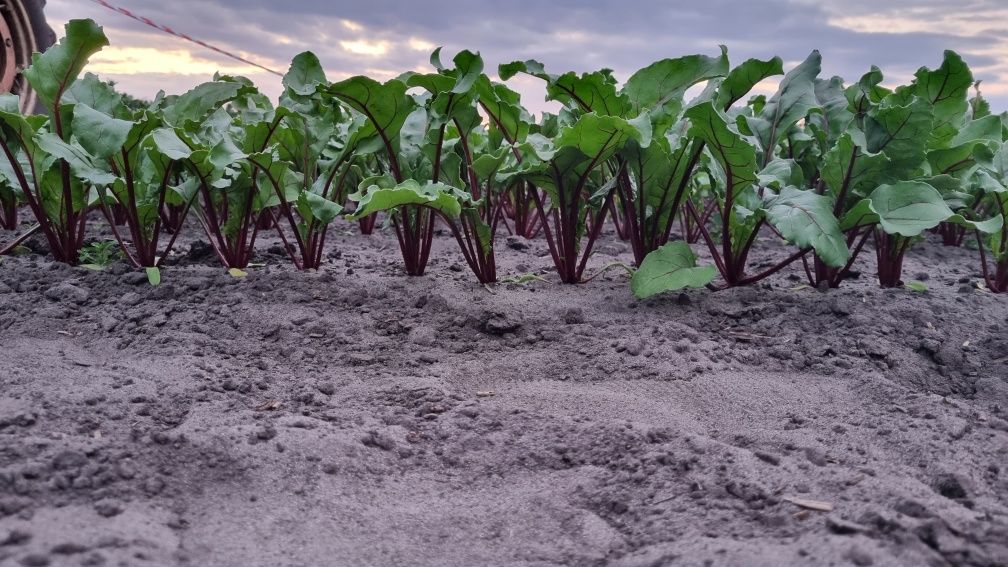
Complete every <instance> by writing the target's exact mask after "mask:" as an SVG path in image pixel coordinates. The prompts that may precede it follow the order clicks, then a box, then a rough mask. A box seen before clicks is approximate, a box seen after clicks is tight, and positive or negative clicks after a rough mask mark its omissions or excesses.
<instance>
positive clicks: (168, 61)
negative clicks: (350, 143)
mask: <svg viewBox="0 0 1008 567" xmlns="http://www.w3.org/2000/svg"><path fill="white" fill-rule="evenodd" d="M110 1H111V3H113V4H117V5H119V6H122V7H124V8H127V9H129V10H132V11H134V12H136V13H138V14H140V15H142V16H147V17H149V18H150V19H152V20H154V21H157V22H159V23H162V24H165V25H168V26H170V27H173V28H175V29H176V30H179V31H183V32H185V33H188V34H189V35H191V36H193V37H196V38H199V39H202V40H204V41H206V42H208V43H212V44H215V45H217V46H219V47H221V48H224V49H227V50H232V51H234V52H236V53H239V54H241V55H243V56H245V57H247V58H249V59H252V60H254V61H257V62H259V63H262V64H263V65H265V66H267V67H270V68H273V69H276V70H279V71H285V70H286V68H287V66H288V64H289V61H290V59H291V58H292V57H293V56H294V55H296V54H297V53H299V52H301V51H305V50H312V51H314V52H315V53H317V54H318V56H319V58H320V59H321V60H322V62H323V64H324V65H325V67H326V69H327V71H328V74H329V78H330V79H331V80H338V79H341V78H345V77H347V76H350V75H355V74H367V75H371V76H373V77H376V78H390V77H393V76H395V75H397V74H399V73H400V72H402V71H405V70H428V69H429V67H428V62H427V60H428V56H429V54H430V51H431V50H432V49H433V48H434V47H436V46H439V45H443V46H444V47H445V53H447V54H449V57H446V60H447V59H450V54H452V53H454V52H455V51H457V50H459V49H463V48H468V49H472V50H478V51H480V52H481V53H482V55H483V57H484V59H485V60H486V62H487V69H488V70H495V69H496V65H497V64H498V63H504V62H508V61H512V60H515V59H528V58H535V59H539V60H541V61H543V62H544V63H545V64H546V66H547V70H549V71H551V72H560V71H566V70H575V71H585V70H594V69H598V68H601V67H609V68H611V69H613V70H614V71H615V72H616V74H617V76H618V77H620V78H621V79H625V78H626V77H628V76H629V75H630V74H631V73H633V72H634V71H635V70H637V69H639V68H641V67H644V66H646V65H647V64H649V63H651V62H652V61H655V60H657V59H662V58H666V57H676V56H679V55H685V54H690V53H706V54H710V55H716V54H717V53H718V47H717V46H718V45H719V44H725V45H727V46H728V53H729V57H730V58H731V60H732V62H733V63H739V62H741V61H743V60H745V59H747V58H750V57H759V58H763V59H765V58H769V57H771V56H773V55H780V56H781V57H782V58H783V59H784V61H785V68H786V69H787V68H790V67H791V66H793V65H794V64H796V63H798V62H799V61H801V60H802V59H804V58H805V56H807V55H808V53H809V51H811V50H812V49H819V50H820V51H822V54H823V74H824V75H841V76H843V77H845V78H847V80H848V81H855V80H857V78H858V77H859V76H860V75H861V74H862V73H863V72H865V71H866V70H867V69H868V68H869V66H871V65H873V64H874V65H878V66H879V67H881V68H882V70H883V72H884V73H885V75H886V79H887V80H886V82H887V83H890V84H897V83H899V82H902V81H906V80H908V79H909V77H911V76H912V74H913V72H914V71H915V70H916V69H917V68H918V67H920V66H922V65H927V66H929V67H935V66H937V65H938V64H939V63H940V61H941V55H942V50H944V49H954V50H956V51H958V52H960V53H961V54H962V55H963V56H964V57H965V58H966V60H967V62H968V63H969V64H970V66H971V67H972V69H973V72H974V75H975V76H976V78H978V79H982V80H983V86H982V89H983V92H984V94H985V95H986V96H987V97H988V98H989V99H990V100H991V102H992V104H993V105H994V107H995V109H998V110H1008V27H1005V25H1004V24H1005V22H1008V1H1006V0H959V1H958V2H955V3H952V2H948V1H947V0H918V1H911V0H747V1H736V0H619V1H616V2H602V1H598V0H584V1H576V0H551V1H549V2H539V1H529V0H510V1H508V2H500V1H493V2H489V1H484V0H470V1H468V2H463V1H458V2H450V1H447V0H425V1H407V2H393V1H390V0H368V1H365V2H358V1H344V2H329V1H325V0H295V1H276V0H110ZM46 11H47V14H48V17H49V19H50V22H51V23H52V24H53V28H54V29H56V30H57V33H58V34H61V33H62V25H63V23H64V22H66V21H67V20H69V19H72V18H92V19H94V20H96V21H97V22H98V23H100V24H101V25H102V26H104V28H105V31H106V34H107V35H108V37H109V39H110V41H111V42H112V47H110V48H107V49H106V50H105V51H103V52H102V53H101V54H100V55H99V56H97V57H95V58H94V59H93V61H92V64H91V66H90V68H89V69H90V70H91V71H93V72H96V73H98V74H99V75H101V76H103V77H104V78H107V79H113V80H115V81H116V82H117V83H118V84H119V85H120V87H121V88H122V89H123V90H125V91H127V92H130V93H132V94H134V95H137V96H140V97H144V98H150V97H152V96H153V95H154V94H155V93H156V92H157V91H158V90H159V89H165V90H166V91H168V92H169V93H171V92H181V91H183V90H185V89H187V88H189V87H191V86H193V85H195V84H197V83H199V82H201V81H204V80H207V79H208V78H209V76H210V75H211V74H212V73H213V72H214V71H215V70H221V71H223V72H226V73H230V74H243V75H246V76H249V77H251V78H252V79H254V80H255V81H256V82H257V83H258V84H259V85H260V86H261V88H262V89H263V90H264V91H266V92H268V93H270V94H272V95H274V96H275V95H276V94H278V93H279V90H280V87H279V79H278V78H277V77H274V76H272V75H270V74H269V73H266V72H263V71H260V70H258V69H256V68H254V67H249V66H247V65H244V64H242V63H240V62H237V61H234V60H231V59H228V58H225V57H222V56H219V55H217V54H215V53H213V52H211V51H208V50H205V49H203V48H201V47H199V46H196V45H193V44H190V43H187V42H184V41H182V40H179V39H176V38H174V37H171V36H168V35H165V34H163V33H162V32H159V31H157V30H154V29H151V28H149V27H146V26H144V25H143V24H141V23H139V22H135V21H133V20H130V19H128V18H126V17H125V16H123V15H121V14H117V13H115V12H112V11H109V10H108V9H106V8H104V7H101V6H99V5H97V4H95V3H93V2H91V1H90V0H49V3H48V7H47V8H46ZM510 84H512V86H513V87H515V88H518V89H519V90H520V91H521V92H522V93H523V102H524V103H525V105H526V106H527V107H529V108H530V109H531V110H540V109H542V108H543V107H544V105H543V103H542V98H543V93H544V91H543V90H542V88H541V85H539V84H537V81H536V80H534V79H529V78H524V79H522V78H516V79H513V80H512V81H511V82H510ZM765 88H772V85H766V86H765Z"/></svg>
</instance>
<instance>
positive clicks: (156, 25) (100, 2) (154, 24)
mask: <svg viewBox="0 0 1008 567" xmlns="http://www.w3.org/2000/svg"><path fill="white" fill-rule="evenodd" d="M91 1H92V2H94V3H95V4H98V5H101V6H104V7H106V8H108V9H109V10H114V11H116V12H119V13H120V14H122V15H124V16H127V17H130V18H133V19H134V20H136V21H138V22H141V23H144V24H147V25H148V26H150V27H152V28H155V29H158V30H161V31H163V32H165V33H168V34H171V35H173V36H175V37H179V38H182V39H184V40H186V41H191V42H193V43H195V44H196V45H199V46H200V47H205V48H207V49H209V50H211V51H215V52H217V53H220V54H221V55H224V56H225V57H230V58H231V59H235V60H238V61H241V62H242V63H245V64H246V65H251V66H253V67H257V68H259V69H262V70H263V71H266V72H269V73H273V74H274V75H278V76H280V77H282V76H283V73H280V72H279V71H274V70H273V69H270V68H269V67H266V66H264V65H260V64H259V63H256V62H254V61H249V60H248V59H245V58H244V57H242V56H240V55H235V54H234V53H231V52H229V51H225V50H223V49H221V48H219V47H214V46H213V45H210V44H209V43H206V42H203V41H200V40H198V39H195V38H193V37H190V36H188V35H186V34H184V33H181V32H177V31H175V30H173V29H171V28H170V27H168V26H163V25H161V24H159V23H157V22H154V21H153V20H151V19H149V18H145V17H143V16H138V15H136V14H134V13H133V12H130V11H129V10H127V9H126V8H120V7H118V6H113V5H112V4H109V3H108V2H106V1H105V0H91Z"/></svg>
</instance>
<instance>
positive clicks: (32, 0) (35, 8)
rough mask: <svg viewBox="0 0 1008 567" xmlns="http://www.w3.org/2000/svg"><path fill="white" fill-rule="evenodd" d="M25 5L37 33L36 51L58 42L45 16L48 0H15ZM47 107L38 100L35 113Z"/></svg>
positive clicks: (41, 111)
mask: <svg viewBox="0 0 1008 567" xmlns="http://www.w3.org/2000/svg"><path fill="white" fill-rule="evenodd" d="M8 1H10V0H8ZM13 1H15V2H20V3H21V5H22V6H24V9H25V12H26V13H27V14H28V19H29V20H30V21H31V27H32V32H34V35H35V47H36V51H38V52H40V53H41V52H43V51H45V50H47V49H49V48H50V47H52V46H53V44H54V43H56V32H55V31H53V29H52V27H50V26H49V22H47V21H46V17H45V5H46V0H13ZM45 112H46V109H45V107H44V106H42V104H41V103H40V102H38V101H36V102H35V108H34V113H35V114H41V113H45Z"/></svg>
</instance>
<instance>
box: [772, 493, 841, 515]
mask: <svg viewBox="0 0 1008 567" xmlns="http://www.w3.org/2000/svg"><path fill="white" fill-rule="evenodd" d="M781 500H783V501H785V502H790V503H792V504H794V505H795V506H798V507H799V508H806V509H808V510H817V511H819V512H832V511H833V504H832V503H830V502H823V501H821V500H806V499H805V498H796V497H794V496H785V497H784V498H781Z"/></svg>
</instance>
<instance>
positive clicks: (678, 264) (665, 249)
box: [630, 241, 717, 299]
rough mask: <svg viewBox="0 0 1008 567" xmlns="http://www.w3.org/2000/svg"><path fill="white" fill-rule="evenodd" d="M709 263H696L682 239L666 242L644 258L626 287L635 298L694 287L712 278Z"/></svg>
mask: <svg viewBox="0 0 1008 567" xmlns="http://www.w3.org/2000/svg"><path fill="white" fill-rule="evenodd" d="M716 276H717V270H715V269H714V267H713V266H697V265H696V255H695V254H693V250H692V249H691V248H690V247H689V245H688V244H686V243H685V242H682V241H675V242H670V243H668V244H666V245H664V246H662V247H661V248H659V249H657V250H655V251H654V252H652V253H650V254H648V255H647V257H646V258H644V262H642V263H641V266H640V268H639V269H638V270H637V271H636V272H634V275H633V278H631V280H630V289H631V291H633V294H634V295H635V296H636V297H637V298H638V299H647V298H648V297H651V296H654V295H658V294H659V293H662V292H666V291H675V290H679V289H685V288H698V287H704V286H705V285H707V284H709V283H711V282H712V281H714V278H715V277H716Z"/></svg>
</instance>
